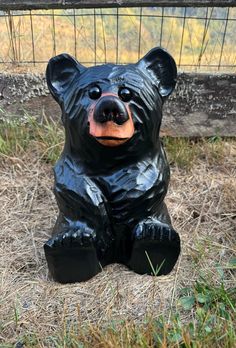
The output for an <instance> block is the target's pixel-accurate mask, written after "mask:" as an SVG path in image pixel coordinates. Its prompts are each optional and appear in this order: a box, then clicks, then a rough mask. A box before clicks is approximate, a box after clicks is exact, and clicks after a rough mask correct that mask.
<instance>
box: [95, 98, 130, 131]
mask: <svg viewBox="0 0 236 348" xmlns="http://www.w3.org/2000/svg"><path fill="white" fill-rule="evenodd" d="M128 119H129V115H128V112H127V110H126V107H125V105H124V103H123V102H122V101H121V100H120V99H118V98H117V97H115V96H110V95H107V96H104V97H102V98H100V99H99V101H98V102H97V104H96V106H95V109H94V120H95V121H96V122H99V123H105V122H107V121H113V122H114V123H116V124H118V125H122V124H123V123H125V122H126V121H128Z"/></svg>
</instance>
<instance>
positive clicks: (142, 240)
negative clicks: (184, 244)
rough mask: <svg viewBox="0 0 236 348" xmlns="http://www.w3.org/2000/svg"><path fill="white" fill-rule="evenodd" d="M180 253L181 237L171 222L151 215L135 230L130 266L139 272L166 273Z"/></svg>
mask: <svg viewBox="0 0 236 348" xmlns="http://www.w3.org/2000/svg"><path fill="white" fill-rule="evenodd" d="M179 253H180V238H179V235H178V233H177V232H176V231H175V230H174V229H173V227H172V226H171V224H168V223H166V222H162V221H160V220H159V219H157V218H155V217H149V218H147V219H145V220H143V221H141V222H139V223H138V224H137V225H136V227H135V228H134V230H133V249H132V252H131V258H130V260H129V263H128V266H129V267H130V268H131V269H132V270H134V271H135V272H136V273H139V274H151V275H165V274H168V273H169V272H170V271H171V270H172V268H173V267H174V265H175V263H176V261H177V259H178V256H179Z"/></svg>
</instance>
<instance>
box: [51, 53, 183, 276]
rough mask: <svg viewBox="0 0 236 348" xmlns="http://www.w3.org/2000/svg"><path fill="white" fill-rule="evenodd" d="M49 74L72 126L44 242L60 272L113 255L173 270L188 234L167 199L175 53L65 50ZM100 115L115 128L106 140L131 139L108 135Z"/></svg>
mask: <svg viewBox="0 0 236 348" xmlns="http://www.w3.org/2000/svg"><path fill="white" fill-rule="evenodd" d="M46 77H47V83H48V87H49V90H50V92H51V93H52V96H53V97H54V98H55V100H56V101H57V102H58V103H59V104H60V106H61V110H62V121H63V124H64V127H65V147H64V150H63V153H62V155H61V157H60V158H59V160H58V162H57V163H56V165H55V168H54V174H55V189H54V191H55V195H56V199H57V203H58V207H59V216H58V219H57V222H56V225H55V227H54V230H53V235H52V238H51V239H49V240H48V241H47V242H46V243H45V245H44V250H45V255H46V259H47V262H48V266H49V270H50V272H51V274H52V276H53V278H54V279H55V280H57V281H59V282H62V283H67V282H76V281H84V280H87V279H89V278H91V277H92V276H94V275H95V274H97V273H98V272H99V271H100V270H101V267H103V266H105V265H107V264H110V263H113V262H119V263H123V264H125V265H127V266H128V267H130V268H131V269H133V270H134V271H135V272H137V273H140V274H144V273H148V274H152V273H153V268H154V269H156V270H157V269H158V275H161V274H167V273H169V272H170V271H171V270H172V268H173V267H174V265H175V263H176V261H177V259H178V256H179V253H180V239H179V235H178V234H177V232H176V231H175V230H174V229H173V227H172V225H171V220H170V217H169V214H168V211H167V208H166V205H165V203H164V197H165V195H166V192H167V188H168V183H169V175H170V173H169V166H168V163H167V160H166V156H165V153H164V150H163V148H162V144H161V141H160V139H159V129H160V125H161V119H162V105H163V102H164V100H165V99H166V98H167V97H168V96H169V95H170V94H171V92H172V91H173V89H174V87H175V83H176V65H175V62H174V60H173V58H172V57H171V56H170V55H169V54H168V53H167V52H166V51H165V50H163V49H161V48H154V49H152V50H151V51H150V52H149V53H148V54H147V55H146V56H145V57H143V58H142V59H141V60H140V61H139V62H138V63H136V64H130V65H126V66H121V65H112V64H107V65H103V66H95V67H91V68H85V67H84V66H82V65H81V64H80V63H78V62H77V61H76V60H75V59H73V58H72V57H70V56H69V55H67V54H62V55H59V56H57V57H54V58H52V59H51V60H50V61H49V64H48V67H47V72H46ZM117 119H121V121H120V122H117ZM92 124H94V125H95V126H96V127H100V128H101V125H102V127H103V126H104V127H107V128H106V129H108V131H109V127H111V130H112V131H111V134H110V133H109V132H108V134H107V133H106V135H105V136H101V138H103V140H104V141H107V142H108V143H109V141H113V140H116V138H119V137H121V138H124V139H125V140H124V142H123V143H121V144H118V145H116V146H114V144H113V145H112V146H107V145H104V144H103V143H100V142H99V141H98V138H99V137H98V138H96V136H94V135H91V127H92ZM108 125H109V126H108ZM96 127H95V128H94V129H95V131H94V132H95V133H96ZM119 127H124V136H123V137H122V136H120V135H119V137H118V136H117V135H116V132H119V129H123V128H119ZM125 127H126V128H125ZM132 127H133V130H134V131H133V133H132V132H131V131H130V129H131V130H132ZM100 128H99V129H100ZM101 129H103V128H101ZM125 129H129V131H126V130H125ZM127 132H128V133H127ZM126 133H127V134H129V136H128V135H127V134H126ZM104 134H105V133H104ZM117 134H118V133H117Z"/></svg>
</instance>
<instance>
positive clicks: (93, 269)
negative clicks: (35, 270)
mask: <svg viewBox="0 0 236 348" xmlns="http://www.w3.org/2000/svg"><path fill="white" fill-rule="evenodd" d="M44 251H45V256H46V259H47V263H48V267H49V270H50V273H51V274H52V276H53V278H54V279H55V280H56V281H58V282H60V283H74V282H80V281H85V280H88V279H90V278H91V277H93V276H94V275H96V274H97V273H98V272H100V271H101V267H100V264H99V261H98V258H97V251H96V248H95V233H94V231H93V230H91V229H90V228H83V229H72V230H69V231H66V232H64V233H62V234H60V235H56V236H54V237H52V238H51V239H49V240H48V241H47V242H46V243H45V244H44Z"/></svg>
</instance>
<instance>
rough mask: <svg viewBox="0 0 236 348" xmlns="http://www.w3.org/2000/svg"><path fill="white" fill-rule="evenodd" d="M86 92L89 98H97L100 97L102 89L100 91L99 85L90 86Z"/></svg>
mask: <svg viewBox="0 0 236 348" xmlns="http://www.w3.org/2000/svg"><path fill="white" fill-rule="evenodd" d="M88 94H89V97H90V98H91V99H98V98H100V97H101V94H102V91H101V89H100V87H98V86H93V87H91V88H90V90H89V92H88Z"/></svg>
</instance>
